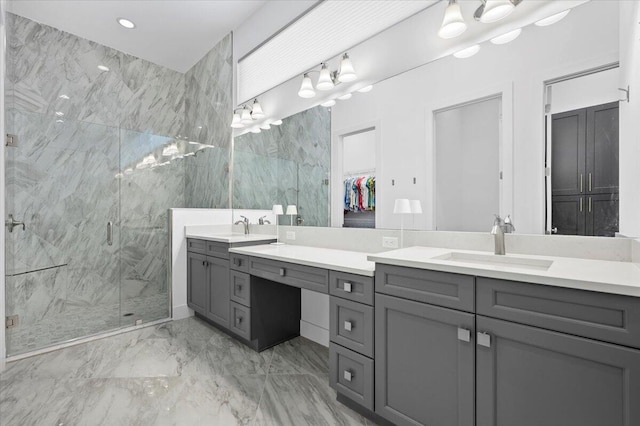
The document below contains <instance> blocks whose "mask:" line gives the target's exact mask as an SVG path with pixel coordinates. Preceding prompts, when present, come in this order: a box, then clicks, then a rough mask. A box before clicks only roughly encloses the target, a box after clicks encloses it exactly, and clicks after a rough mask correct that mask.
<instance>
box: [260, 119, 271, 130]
mask: <svg viewBox="0 0 640 426" xmlns="http://www.w3.org/2000/svg"><path fill="white" fill-rule="evenodd" d="M260 129H262V130H269V129H271V124H269V122H268V121H265V122H264V123H262V124H261V125H260Z"/></svg>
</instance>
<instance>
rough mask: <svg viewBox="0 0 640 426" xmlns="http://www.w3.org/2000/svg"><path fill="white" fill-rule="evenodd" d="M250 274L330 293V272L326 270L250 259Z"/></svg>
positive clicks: (254, 258) (255, 258)
mask: <svg viewBox="0 0 640 426" xmlns="http://www.w3.org/2000/svg"><path fill="white" fill-rule="evenodd" d="M249 272H250V273H251V275H256V276H258V277H262V278H266V279H268V280H271V281H275V282H279V283H282V284H287V285H290V286H294V287H298V288H304V289H307V290H312V291H317V292H320V293H328V292H329V271H328V270H326V269H320V268H313V267H311V266H303V265H296V264H295V263H287V262H279V261H276V260H269V259H261V258H257V257H250V258H249Z"/></svg>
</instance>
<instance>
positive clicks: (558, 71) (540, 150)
mask: <svg viewBox="0 0 640 426" xmlns="http://www.w3.org/2000/svg"><path fill="white" fill-rule="evenodd" d="M465 3H473V2H462V7H463V11H464V9H465V8H467V7H471V6H468V5H465ZM574 3H575V2H574ZM436 6H438V5H436ZM574 6H575V5H574ZM620 7H621V6H620V2H616V1H591V2H585V3H582V4H579V5H577V6H575V7H573V8H572V9H571V12H570V13H569V14H568V15H566V16H565V17H564V18H563V19H562V20H560V21H559V22H556V23H554V24H553V25H548V26H538V25H535V24H534V22H531V23H529V24H528V25H526V26H524V27H523V28H522V31H521V32H519V33H518V36H517V38H515V39H514V40H512V41H511V42H509V43H507V44H500V43H499V42H500V41H501V40H497V41H496V43H492V42H489V41H487V42H483V43H482V44H481V49H480V51H479V52H478V53H477V54H475V55H473V56H471V57H467V58H464V59H461V58H457V57H454V56H453V55H446V56H445V57H442V58H440V59H438V60H434V61H431V62H428V63H426V64H424V65H422V66H419V67H417V68H412V69H410V70H408V71H406V72H403V73H401V74H397V75H395V76H393V77H390V78H387V79H384V80H382V81H379V82H377V83H376V84H375V85H374V86H373V89H372V90H370V91H366V92H363V93H360V92H354V93H353V96H352V97H351V98H350V99H348V100H337V103H336V104H335V105H333V106H331V107H329V108H325V107H322V106H315V107H314V108H312V109H310V110H308V111H305V112H303V113H300V114H296V115H294V116H291V117H289V118H286V119H284V120H283V122H284V124H283V126H284V125H286V124H287V123H290V124H291V125H292V126H296V127H297V128H298V130H297V131H298V132H302V133H304V138H305V140H309V141H311V140H313V141H316V142H314V143H320V142H319V141H323V142H327V141H328V142H327V143H328V144H329V145H327V146H326V151H323V153H325V154H326V157H325V158H324V160H326V162H317V163H314V164H313V165H312V164H311V163H308V165H309V166H311V167H318V169H317V170H316V169H309V170H302V169H300V170H299V171H298V186H297V188H296V191H297V193H298V197H300V194H302V193H305V194H306V195H308V196H309V197H316V198H315V200H312V199H311V198H308V200H307V201H305V203H304V205H303V204H302V201H301V198H298V202H299V203H300V204H301V206H302V207H303V212H304V213H303V220H304V222H301V224H302V225H320V226H326V225H327V224H330V226H335V227H363V228H372V227H375V228H393V229H397V228H399V227H400V224H401V221H403V224H404V227H405V228H410V229H420V230H448V231H478V232H484V231H487V232H488V231H489V230H490V229H491V225H492V223H493V215H494V214H499V215H501V216H502V217H505V216H506V215H511V217H512V219H513V222H514V224H515V228H516V230H517V232H519V233H532V234H545V233H547V234H551V233H557V234H571V235H597V236H614V235H615V234H616V232H617V231H618V217H619V209H620V193H619V190H618V188H619V185H620V182H619V179H620V178H619V172H618V168H619V161H620V156H619V153H618V152H619V148H618V143H619V141H618V138H619V135H620V134H621V132H622V131H623V129H620V124H619V123H620V121H619V120H618V102H619V100H620V99H621V98H624V97H625V93H624V92H623V91H621V90H619V88H620V87H621V83H620V81H621V77H620V73H621V72H620V69H619V61H620V50H621V48H620V44H621V28H620ZM432 9H434V10H433V13H436V12H437V13H440V12H441V11H440V9H438V10H437V11H436V10H435V7H432V8H430V9H429V10H427V11H425V12H424V13H428V12H430V11H431V10H432ZM471 13H472V12H471ZM403 24H404V23H400V24H398V25H403ZM622 33H624V31H623V32H622ZM378 54H379V55H378V56H379V61H385V60H386V58H385V54H384V52H378ZM354 65H355V66H356V67H357V65H358V64H357V61H356V60H355V59H354ZM290 96H291V97H295V96H296V93H295V92H292V93H290ZM322 111H324V112H322ZM302 114H304V115H302ZM296 123H298V124H296ZM312 131H313V132H318V133H316V134H314V135H310V134H309V133H310V132H312ZM263 134H264V133H263ZM261 135H262V134H260V135H252V134H249V133H248V134H245V135H242V136H239V137H236V139H235V141H236V142H235V155H234V167H235V169H236V172H237V173H236V174H235V177H234V188H235V189H234V206H237V205H238V204H236V200H237V201H238V202H239V203H240V204H239V205H240V206H245V205H246V206H249V204H248V200H245V201H242V202H240V200H241V199H242V198H243V197H244V195H242V194H249V193H250V191H251V188H253V191H258V189H257V188H259V186H260V182H259V181H257V180H255V179H254V180H253V181H252V180H251V179H248V180H244V179H245V177H246V176H247V174H246V171H248V170H253V171H255V172H256V173H257V171H258V170H259V167H255V166H248V165H246V164H245V165H243V164H242V163H243V162H246V161H248V160H247V159H244V158H243V155H244V154H243V153H242V150H243V149H244V148H243V147H245V146H249V145H251V143H250V142H249V140H252V139H255V137H256V136H257V137H261ZM294 139H295V138H294ZM296 142H300V145H296ZM277 143H280V144H284V146H289V147H293V146H295V147H296V148H295V149H296V150H302V151H304V149H305V148H304V147H305V146H307V148H309V146H308V145H304V144H303V143H302V138H297V139H296V140H295V141H294V140H289V141H286V142H285V139H282V140H279V142H277ZM271 144H276V142H271ZM265 146H266V145H265ZM314 149H315V148H314ZM239 154H240V155H239ZM260 155H263V156H264V154H260ZM329 158H330V161H329ZM298 160H300V159H299V158H298V159H297V160H296V161H298ZM252 161H253V160H252ZM260 161H267V160H260ZM274 167H275V169H274ZM278 167H283V166H281V165H278V166H277V167H276V166H274V165H273V164H272V165H271V166H270V168H269V170H270V171H269V172H266V171H265V176H268V177H265V178H264V182H265V188H270V189H269V191H272V192H273V193H275V191H277V190H276V189H272V188H271V186H270V185H271V182H272V179H273V177H274V175H273V173H278V172H277V170H278ZM274 170H276V172H274ZM243 173H244V174H243ZM322 173H325V174H324V175H323V174H322ZM302 175H304V176H305V177H304V178H301V176H302ZM307 178H308V180H307V181H305V182H304V183H302V181H303V180H304V179H307ZM326 179H328V181H326ZM240 180H242V181H240ZM275 180H276V181H274V184H275V186H278V185H280V184H284V182H285V181H286V179H284V178H282V179H280V178H278V179H275ZM319 181H321V182H323V184H324V183H325V182H327V183H330V185H329V186H330V188H329V186H326V185H323V186H321V187H320V189H318V188H317V184H318V182H319ZM266 183H269V184H268V185H267V184H266ZM287 185H289V184H287ZM289 187H291V188H292V186H291V185H289ZM316 189H318V190H317V191H316ZM285 192H286V191H285ZM289 192H291V193H293V190H292V189H290V190H289ZM354 194H355V195H354ZM354 196H355V199H354ZM254 198H256V199H257V198H259V197H258V196H257V195H256V196H255V197H254ZM274 199H278V200H280V199H282V203H284V202H285V201H284V198H283V197H281V196H279V195H278V196H277V197H274ZM396 199H410V200H417V201H419V204H420V206H421V213H416V214H409V215H408V216H407V215H406V214H405V215H404V216H402V215H401V214H398V213H394V207H395V200H396ZM287 200H288V199H287ZM287 202H288V201H287ZM282 203H278V204H282ZM327 203H328V204H327ZM271 204H274V203H272V202H265V203H264V206H263V207H264V208H270V207H271ZM312 209H315V210H316V211H315V212H314V213H311V211H310V210H312ZM329 212H330V214H329ZM305 216H306V217H308V219H306V218H305Z"/></svg>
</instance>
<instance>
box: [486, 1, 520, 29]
mask: <svg viewBox="0 0 640 426" xmlns="http://www.w3.org/2000/svg"><path fill="white" fill-rule="evenodd" d="M515 8H516V7H515V5H514V4H513V2H511V1H510V0H487V1H486V3H485V4H484V9H483V11H482V15H480V22H482V23H483V24H490V23H491V22H497V21H499V20H501V19H504V18H506V17H507V16H509V15H510V14H511V12H513V9H515Z"/></svg>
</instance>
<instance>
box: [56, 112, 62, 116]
mask: <svg viewBox="0 0 640 426" xmlns="http://www.w3.org/2000/svg"><path fill="white" fill-rule="evenodd" d="M56 115H57V116H58V117H62V116H63V115H64V112H62V111H56Z"/></svg>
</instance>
